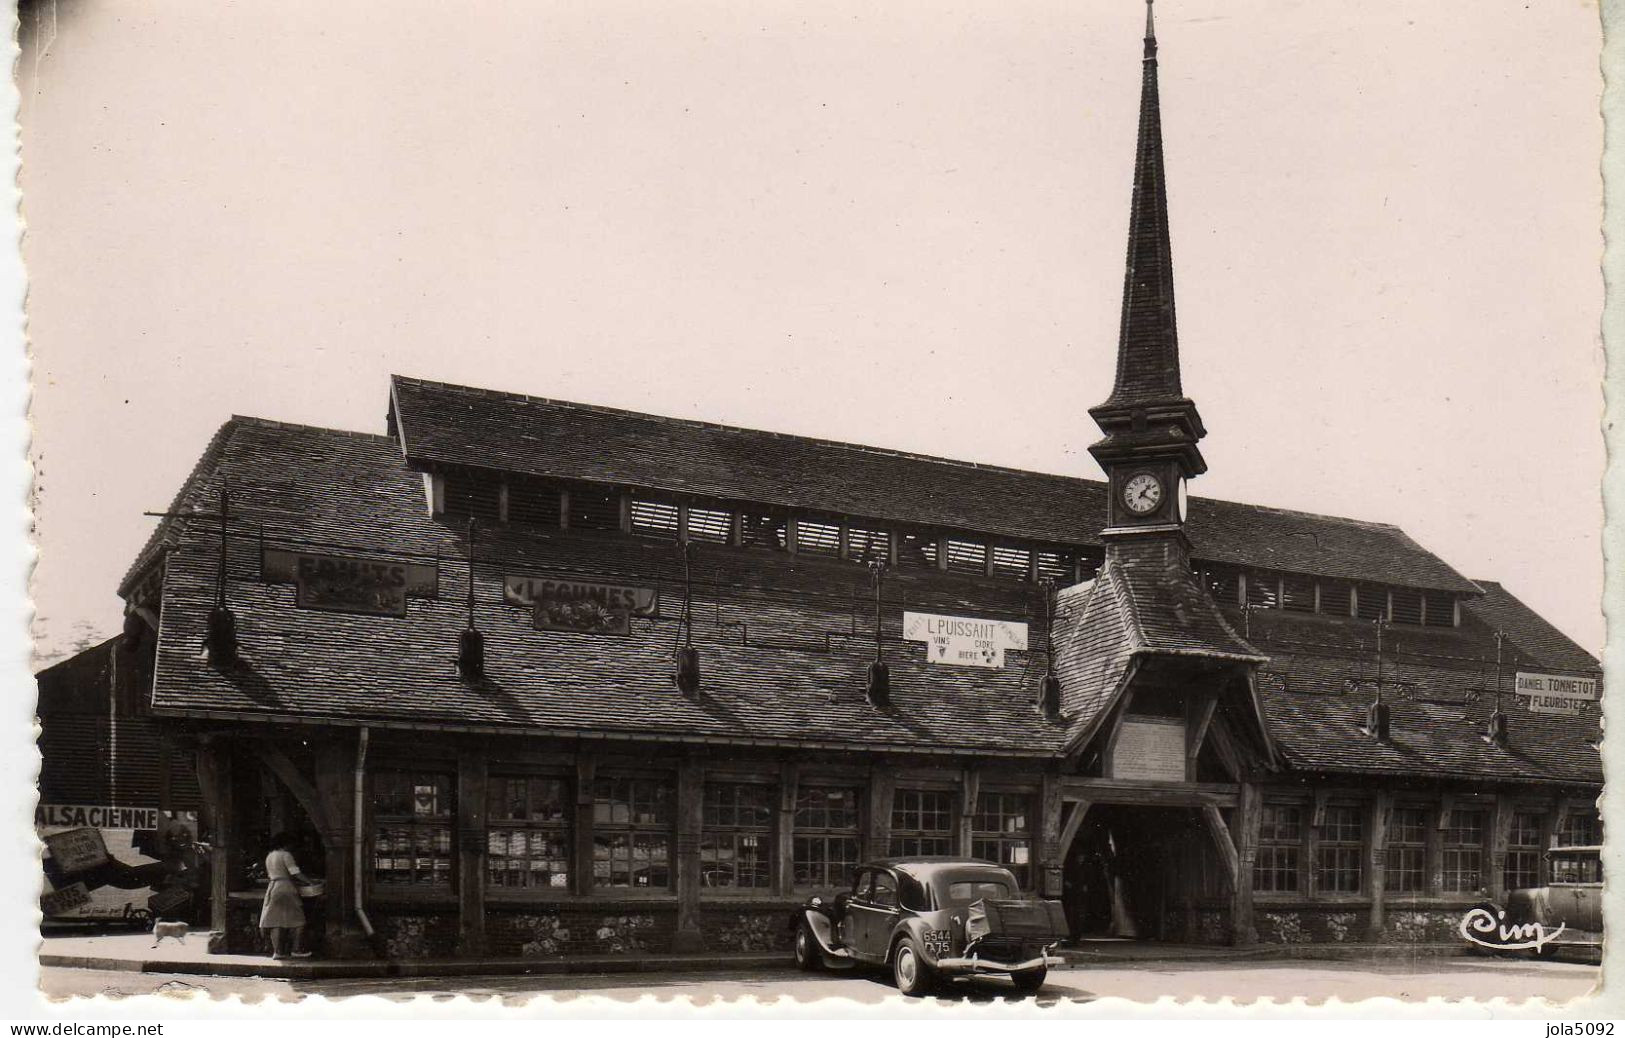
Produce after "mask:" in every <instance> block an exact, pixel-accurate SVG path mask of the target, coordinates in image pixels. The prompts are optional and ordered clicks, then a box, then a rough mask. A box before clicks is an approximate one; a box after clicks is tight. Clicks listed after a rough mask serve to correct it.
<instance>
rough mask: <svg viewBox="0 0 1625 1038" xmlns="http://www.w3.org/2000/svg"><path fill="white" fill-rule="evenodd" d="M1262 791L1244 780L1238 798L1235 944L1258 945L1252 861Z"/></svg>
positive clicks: (1232, 923)
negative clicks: (1254, 923) (1254, 918)
mask: <svg viewBox="0 0 1625 1038" xmlns="http://www.w3.org/2000/svg"><path fill="white" fill-rule="evenodd" d="M1263 806H1264V796H1263V791H1262V790H1260V789H1259V788H1258V784H1257V783H1255V782H1243V783H1242V784H1241V789H1240V791H1239V793H1238V796H1237V800H1236V832H1235V840H1236V859H1237V860H1236V865H1237V870H1238V872H1239V873H1240V874H1239V875H1238V876H1237V879H1236V882H1235V884H1234V885H1233V886H1232V887H1231V890H1230V928H1231V929H1230V932H1231V938H1230V939H1231V943H1233V944H1257V943H1258V930H1257V929H1256V928H1255V927H1254V926H1253V863H1254V862H1256V861H1257V860H1258V827H1259V824H1260V822H1262V820H1263Z"/></svg>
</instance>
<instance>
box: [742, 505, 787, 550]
mask: <svg viewBox="0 0 1625 1038" xmlns="http://www.w3.org/2000/svg"><path fill="white" fill-rule="evenodd" d="M789 523H790V520H789V518H788V517H786V516H784V515H782V514H780V513H776V512H772V511H769V510H767V509H761V508H755V509H750V508H748V509H745V510H744V511H742V512H740V513H739V538H740V543H742V544H747V545H750V546H752V547H756V548H771V549H773V550H774V551H784V550H785V548H786V546H787V544H788V540H787V537H788V533H787V531H788V530H789Z"/></svg>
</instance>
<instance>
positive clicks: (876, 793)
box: [863, 767, 897, 861]
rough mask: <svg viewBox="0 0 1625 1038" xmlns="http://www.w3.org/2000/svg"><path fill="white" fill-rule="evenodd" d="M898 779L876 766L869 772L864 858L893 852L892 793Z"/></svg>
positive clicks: (881, 856) (877, 856)
mask: <svg viewBox="0 0 1625 1038" xmlns="http://www.w3.org/2000/svg"><path fill="white" fill-rule="evenodd" d="M896 790H897V780H896V779H894V778H893V777H892V774H891V771H890V770H889V769H887V768H884V767H875V768H872V769H870V772H869V809H868V810H867V811H866V812H864V819H863V858H864V860H865V861H867V860H868V859H870V858H884V857H886V856H887V855H888V854H890V853H891V807H892V795H893V794H894V793H895V792H896Z"/></svg>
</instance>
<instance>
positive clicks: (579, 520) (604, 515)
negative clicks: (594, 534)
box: [570, 486, 621, 531]
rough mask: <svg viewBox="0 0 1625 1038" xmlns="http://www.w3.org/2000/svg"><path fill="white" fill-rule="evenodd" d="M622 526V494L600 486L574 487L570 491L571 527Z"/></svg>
mask: <svg viewBox="0 0 1625 1038" xmlns="http://www.w3.org/2000/svg"><path fill="white" fill-rule="evenodd" d="M620 528H621V495H620V494H617V493H616V492H615V491H613V490H604V489H601V488H599V487H585V486H583V487H574V488H572V489H571V491H570V529H572V530H608V531H614V530H619V529H620Z"/></svg>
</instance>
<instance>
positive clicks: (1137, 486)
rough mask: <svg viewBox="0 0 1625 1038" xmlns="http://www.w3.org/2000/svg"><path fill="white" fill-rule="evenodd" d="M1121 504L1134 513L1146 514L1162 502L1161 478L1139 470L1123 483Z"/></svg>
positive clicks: (1154, 509)
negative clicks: (1138, 472)
mask: <svg viewBox="0 0 1625 1038" xmlns="http://www.w3.org/2000/svg"><path fill="white" fill-rule="evenodd" d="M1123 504H1124V505H1126V506H1127V507H1128V510H1129V511H1130V512H1133V513H1134V514H1135V515H1146V514H1147V513H1150V512H1154V511H1156V510H1157V506H1158V505H1160V504H1162V480H1160V479H1158V478H1157V477H1156V476H1153V475H1152V474H1151V473H1149V472H1141V473H1140V474H1138V475H1136V476H1132V477H1130V478H1129V481H1128V482H1127V483H1124V484H1123Z"/></svg>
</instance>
